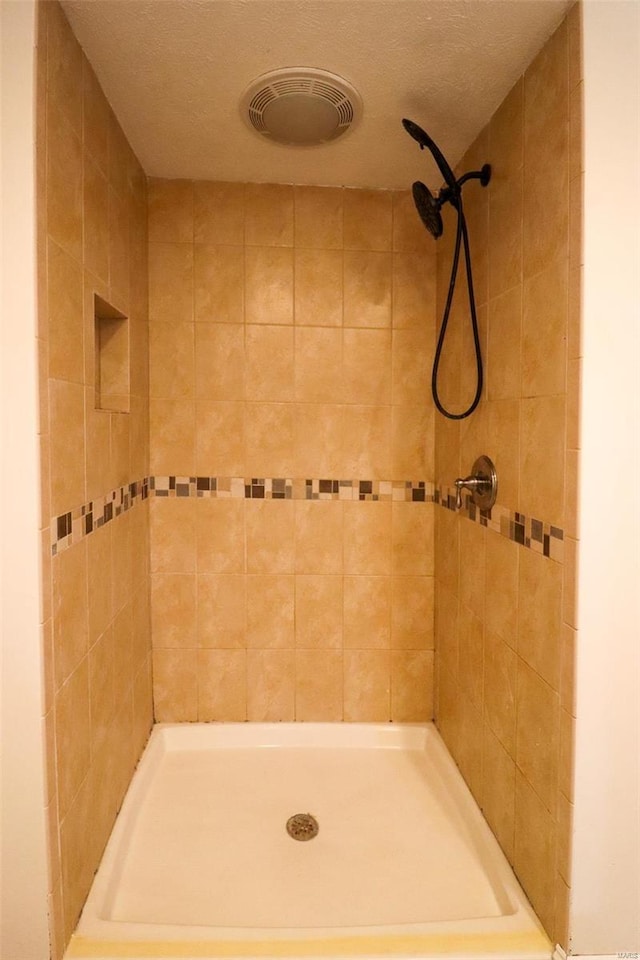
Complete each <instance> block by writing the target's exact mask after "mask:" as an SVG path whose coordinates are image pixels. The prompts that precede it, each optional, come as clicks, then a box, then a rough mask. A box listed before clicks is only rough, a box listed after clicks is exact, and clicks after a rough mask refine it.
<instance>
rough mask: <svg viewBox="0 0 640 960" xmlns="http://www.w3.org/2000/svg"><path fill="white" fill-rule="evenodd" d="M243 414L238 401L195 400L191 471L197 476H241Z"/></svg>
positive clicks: (242, 463)
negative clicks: (192, 465) (193, 455)
mask: <svg viewBox="0 0 640 960" xmlns="http://www.w3.org/2000/svg"><path fill="white" fill-rule="evenodd" d="M246 413H247V411H246V408H245V405H244V404H243V403H242V402H241V401H234V400H228V401H227V400H198V401H197V402H196V405H195V414H196V416H195V422H196V428H195V432H196V438H195V439H196V451H195V472H196V473H197V474H198V475H199V476H203V475H204V476H212V477H215V476H221V477H242V476H244V473H245V419H246ZM185 439H186V438H185Z"/></svg>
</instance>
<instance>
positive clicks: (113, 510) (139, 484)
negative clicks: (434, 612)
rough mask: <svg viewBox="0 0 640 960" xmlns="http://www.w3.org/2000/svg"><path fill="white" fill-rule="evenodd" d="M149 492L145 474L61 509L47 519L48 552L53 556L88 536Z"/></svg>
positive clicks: (144, 498)
mask: <svg viewBox="0 0 640 960" xmlns="http://www.w3.org/2000/svg"><path fill="white" fill-rule="evenodd" d="M148 496H149V478H148V477H144V478H143V479H142V480H136V481H135V482H134V483H128V484H127V485H126V486H124V487H117V488H116V489H115V490H112V491H111V492H110V493H108V494H107V495H106V497H100V498H99V499H97V500H90V501H89V503H85V504H84V506H82V507H78V508H77V509H75V510H72V511H69V513H62V514H60V516H59V517H54V518H53V519H52V520H51V556H53V557H55V556H56V555H57V554H58V553H62V551H63V550H66V549H67V547H70V546H71V545H72V544H74V543H78V542H79V541H80V540H83V539H84V537H88V536H89V534H90V533H93V531H94V530H98V529H99V528H100V527H104V525H105V524H107V523H110V522H111V521H112V520H115V518H116V517H119V516H120V514H122V513H126V512H127V510H131V508H132V507H134V506H135V505H136V503H138V502H139V501H140V500H146V499H147V497H148Z"/></svg>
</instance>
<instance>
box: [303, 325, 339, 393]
mask: <svg viewBox="0 0 640 960" xmlns="http://www.w3.org/2000/svg"><path fill="white" fill-rule="evenodd" d="M295 396H296V400H301V401H304V402H307V403H340V402H342V400H343V370H342V331H341V330H333V329H328V328H320V327H308V328H305V327H298V328H297V329H296V332H295Z"/></svg>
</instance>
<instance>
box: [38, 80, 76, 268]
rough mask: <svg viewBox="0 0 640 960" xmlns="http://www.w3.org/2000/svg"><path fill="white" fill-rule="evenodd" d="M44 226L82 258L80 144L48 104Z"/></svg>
mask: <svg viewBox="0 0 640 960" xmlns="http://www.w3.org/2000/svg"><path fill="white" fill-rule="evenodd" d="M46 204H47V229H48V231H49V236H50V237H51V238H52V239H53V240H55V242H56V243H57V244H58V245H59V246H60V247H62V248H63V250H66V251H67V252H68V253H69V254H70V255H71V256H72V257H74V259H76V260H77V261H78V262H80V261H81V259H82V144H81V142H80V138H79V136H78V134H77V133H76V132H74V130H73V129H72V127H71V126H70V125H69V123H68V120H67V117H66V116H65V115H64V114H63V112H62V110H61V109H60V107H59V105H58V104H57V103H56V102H55V101H54V100H53V99H52V98H49V101H48V106H47V197H46Z"/></svg>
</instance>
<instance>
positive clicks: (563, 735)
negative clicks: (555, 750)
mask: <svg viewBox="0 0 640 960" xmlns="http://www.w3.org/2000/svg"><path fill="white" fill-rule="evenodd" d="M575 726H576V721H575V720H574V718H573V717H572V716H571V714H570V713H568V711H567V710H560V721H559V740H560V749H559V755H558V790H559V792H560V794H563V795H564V796H565V797H566V798H567V799H568V800H571V802H572V803H573V800H574V795H573V781H574V776H573V774H574V744H575Z"/></svg>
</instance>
